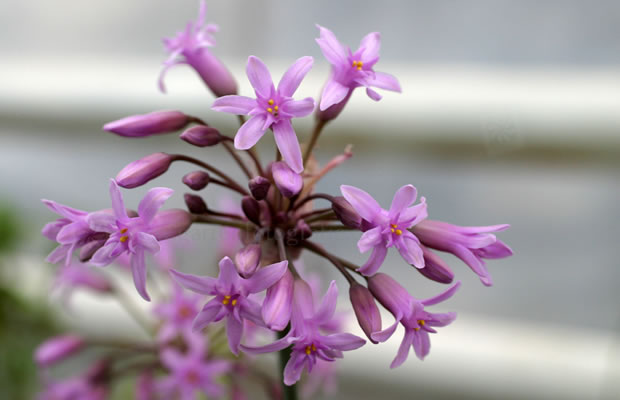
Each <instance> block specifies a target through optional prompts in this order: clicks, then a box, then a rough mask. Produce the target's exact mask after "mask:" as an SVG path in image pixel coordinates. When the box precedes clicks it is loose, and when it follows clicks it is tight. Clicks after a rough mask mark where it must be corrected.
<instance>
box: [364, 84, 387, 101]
mask: <svg viewBox="0 0 620 400" xmlns="http://www.w3.org/2000/svg"><path fill="white" fill-rule="evenodd" d="M366 94H367V95H368V97H370V98H371V99H373V100H374V101H379V100H381V99H382V98H383V96H381V95H380V94H379V93H377V92H375V91H374V90H372V89H371V88H369V87H367V88H366Z"/></svg>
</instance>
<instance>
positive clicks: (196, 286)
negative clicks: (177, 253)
mask: <svg viewBox="0 0 620 400" xmlns="http://www.w3.org/2000/svg"><path fill="white" fill-rule="evenodd" d="M170 274H171V275H172V277H173V278H174V280H176V281H177V282H178V283H179V284H181V285H182V286H183V287H185V288H186V289H189V290H191V291H192V292H196V293H200V294H208V295H214V294H215V286H216V283H217V280H216V279H215V278H211V277H210V276H197V275H191V274H184V273H182V272H179V271H177V270H175V269H171V270H170Z"/></svg>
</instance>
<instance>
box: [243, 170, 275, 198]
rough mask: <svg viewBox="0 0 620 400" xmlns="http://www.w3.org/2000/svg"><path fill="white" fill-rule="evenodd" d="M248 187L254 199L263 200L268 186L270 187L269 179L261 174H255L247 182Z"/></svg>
mask: <svg viewBox="0 0 620 400" xmlns="http://www.w3.org/2000/svg"><path fill="white" fill-rule="evenodd" d="M248 187H249V188H250V193H252V197H254V198H255V199H256V200H263V199H265V198H266V197H267V193H268V192H269V188H270V187H271V182H269V179H267V178H265V177H262V176H255V177H254V178H252V179H250V182H249V183H248Z"/></svg>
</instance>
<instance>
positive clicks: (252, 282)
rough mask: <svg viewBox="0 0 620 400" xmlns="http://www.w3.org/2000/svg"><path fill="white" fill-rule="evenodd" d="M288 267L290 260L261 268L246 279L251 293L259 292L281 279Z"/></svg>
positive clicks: (245, 282) (246, 284) (245, 283)
mask: <svg viewBox="0 0 620 400" xmlns="http://www.w3.org/2000/svg"><path fill="white" fill-rule="evenodd" d="M287 268H288V261H281V262H279V263H275V264H272V265H269V266H267V267H263V268H261V269H259V270H258V271H257V272H256V273H254V275H252V277H251V278H249V279H247V280H245V281H244V286H245V287H246V289H247V291H248V292H249V293H259V292H262V291H263V290H265V289H267V288H269V287H271V286H272V285H273V284H274V283H276V282H277V281H279V280H280V278H282V276H284V273H285V272H286V270H287Z"/></svg>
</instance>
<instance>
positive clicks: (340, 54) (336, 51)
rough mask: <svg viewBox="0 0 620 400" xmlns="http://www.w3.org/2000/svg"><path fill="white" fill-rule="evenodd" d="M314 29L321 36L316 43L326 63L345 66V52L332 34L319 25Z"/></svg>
mask: <svg viewBox="0 0 620 400" xmlns="http://www.w3.org/2000/svg"><path fill="white" fill-rule="evenodd" d="M316 27H317V28H319V32H320V35H321V36H320V38H318V39H316V42H317V43H318V45H319V47H320V48H321V52H322V53H323V55H324V56H325V58H326V59H327V61H329V63H330V64H332V65H338V64H346V63H347V50H346V49H345V48H344V46H343V45H342V44H340V42H339V41H338V39H336V36H335V35H334V33H333V32H332V31H330V30H329V29H327V28H324V27H322V26H320V25H317V26H316ZM321 109H323V108H321Z"/></svg>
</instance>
